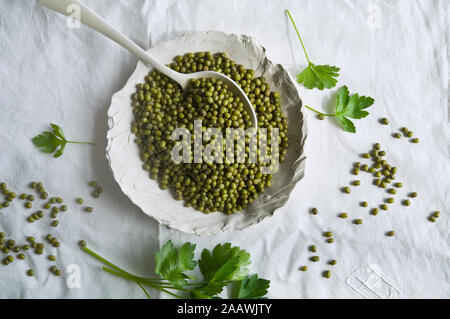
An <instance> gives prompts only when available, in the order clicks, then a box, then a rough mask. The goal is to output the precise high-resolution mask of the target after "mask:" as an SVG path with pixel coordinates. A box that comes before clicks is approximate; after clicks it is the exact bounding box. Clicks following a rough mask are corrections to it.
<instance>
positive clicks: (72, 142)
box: [66, 141, 95, 145]
mask: <svg viewBox="0 0 450 319" xmlns="http://www.w3.org/2000/svg"><path fill="white" fill-rule="evenodd" d="M66 143H71V144H90V145H95V143H92V142H74V141H66Z"/></svg>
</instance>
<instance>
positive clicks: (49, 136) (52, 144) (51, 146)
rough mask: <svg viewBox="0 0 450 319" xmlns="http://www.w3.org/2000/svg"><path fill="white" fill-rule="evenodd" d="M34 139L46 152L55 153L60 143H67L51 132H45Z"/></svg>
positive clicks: (35, 143)
mask: <svg viewBox="0 0 450 319" xmlns="http://www.w3.org/2000/svg"><path fill="white" fill-rule="evenodd" d="M32 141H33V143H34V145H36V146H37V147H39V148H40V149H41V151H42V152H44V153H53V152H54V151H55V150H56V149H57V148H58V147H59V146H60V145H62V144H64V143H65V142H64V141H62V140H60V139H59V138H58V137H56V135H55V134H53V133H51V132H43V133H42V134H40V135H38V136H36V137H35V138H33V139H32Z"/></svg>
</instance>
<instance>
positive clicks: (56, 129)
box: [50, 124, 66, 140]
mask: <svg viewBox="0 0 450 319" xmlns="http://www.w3.org/2000/svg"><path fill="white" fill-rule="evenodd" d="M50 126H51V127H52V129H53V133H54V134H55V135H56V136H58V137H59V138H60V139H62V140H65V139H66V138H65V137H64V132H63V131H62V129H61V128H60V127H59V126H58V125H56V124H50Z"/></svg>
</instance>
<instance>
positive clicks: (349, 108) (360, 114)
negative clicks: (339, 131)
mask: <svg viewBox="0 0 450 319" xmlns="http://www.w3.org/2000/svg"><path fill="white" fill-rule="evenodd" d="M374 102H375V100H374V99H373V98H371V97H366V96H361V97H360V96H359V95H358V94H357V93H355V94H353V95H351V96H350V93H349V90H348V88H347V86H343V87H341V88H340V89H339V90H338V91H337V103H336V119H337V120H338V121H339V122H340V123H341V125H342V127H343V128H344V130H346V131H347V132H351V133H355V132H356V129H355V125H354V124H353V122H352V121H350V120H349V119H348V118H347V117H349V118H352V119H362V118H365V117H366V116H367V115H369V112H367V111H364V109H366V108H368V107H369V106H371V105H372V104H373V103H374Z"/></svg>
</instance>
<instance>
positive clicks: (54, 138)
mask: <svg viewBox="0 0 450 319" xmlns="http://www.w3.org/2000/svg"><path fill="white" fill-rule="evenodd" d="M50 126H51V127H52V129H53V131H52V132H48V131H45V132H43V133H42V134H39V135H38V136H36V137H34V138H33V139H32V142H33V144H34V145H36V146H37V147H38V148H40V149H41V151H42V152H44V153H49V154H51V153H53V152H55V154H54V155H53V157H55V158H57V157H60V156H61V155H63V153H64V149H65V148H66V145H67V144H68V143H71V144H91V145H95V144H94V143H91V142H75V141H68V140H67V139H66V137H65V136H64V132H63V130H62V129H61V128H60V127H59V126H58V125H56V124H50Z"/></svg>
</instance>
